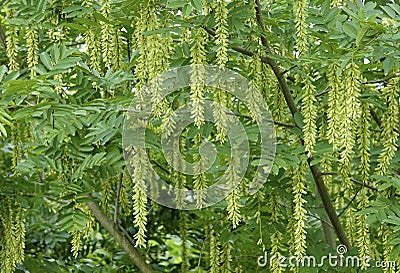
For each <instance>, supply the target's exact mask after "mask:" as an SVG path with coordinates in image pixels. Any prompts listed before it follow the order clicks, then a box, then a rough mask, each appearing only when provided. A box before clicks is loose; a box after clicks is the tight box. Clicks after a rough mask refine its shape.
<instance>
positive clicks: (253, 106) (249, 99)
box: [246, 85, 261, 124]
mask: <svg viewBox="0 0 400 273" xmlns="http://www.w3.org/2000/svg"><path fill="white" fill-rule="evenodd" d="M257 95H258V91H257V89H256V88H255V87H254V85H250V86H249V88H248V89H247V92H246V104H247V107H248V108H249V110H250V116H251V118H252V119H253V120H254V121H256V122H257V123H258V124H260V123H261V109H260V103H261V102H260V101H258V98H259V96H257Z"/></svg>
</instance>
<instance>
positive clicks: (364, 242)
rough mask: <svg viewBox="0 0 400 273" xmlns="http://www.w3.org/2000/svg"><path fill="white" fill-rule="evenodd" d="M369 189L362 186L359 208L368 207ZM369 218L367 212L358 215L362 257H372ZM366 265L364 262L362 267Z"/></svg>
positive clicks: (358, 237) (358, 234)
mask: <svg viewBox="0 0 400 273" xmlns="http://www.w3.org/2000/svg"><path fill="white" fill-rule="evenodd" d="M368 193H369V192H368V190H367V188H365V187H362V188H361V190H360V196H359V198H358V199H359V200H358V209H359V210H364V209H365V208H367V206H368V204H369V201H368ZM366 219H367V215H366V214H359V215H357V235H356V245H357V247H358V248H359V251H358V253H359V254H358V255H359V257H360V259H364V258H366V257H370V256H371V253H370V244H371V242H370V233H369V228H368V225H367V224H366V223H365V221H366ZM364 267H365V265H364V264H362V269H364Z"/></svg>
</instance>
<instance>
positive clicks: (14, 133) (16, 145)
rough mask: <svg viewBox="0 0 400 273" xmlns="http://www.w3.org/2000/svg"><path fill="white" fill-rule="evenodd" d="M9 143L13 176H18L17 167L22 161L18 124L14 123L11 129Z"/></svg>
mask: <svg viewBox="0 0 400 273" xmlns="http://www.w3.org/2000/svg"><path fill="white" fill-rule="evenodd" d="M11 143H12V145H13V156H12V163H13V170H14V173H15V174H18V170H17V165H18V164H19V162H20V161H21V160H22V149H21V145H22V144H21V136H20V126H19V124H18V122H16V121H14V123H13V126H12V129H11Z"/></svg>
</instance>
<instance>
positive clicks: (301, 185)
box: [292, 164, 307, 257]
mask: <svg viewBox="0 0 400 273" xmlns="http://www.w3.org/2000/svg"><path fill="white" fill-rule="evenodd" d="M305 170H306V165H305V164H302V165H301V166H300V168H299V170H297V171H295V173H294V176H293V182H292V184H293V216H292V218H293V239H294V242H293V243H294V245H293V246H292V248H293V255H294V256H297V257H302V256H303V255H304V254H305V253H306V246H307V245H306V234H307V231H306V227H305V224H306V220H307V215H306V214H307V210H306V209H305V208H304V205H305V203H306V202H307V201H306V200H305V199H304V195H305V194H307V188H306V180H305Z"/></svg>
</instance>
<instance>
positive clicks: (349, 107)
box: [339, 62, 360, 220]
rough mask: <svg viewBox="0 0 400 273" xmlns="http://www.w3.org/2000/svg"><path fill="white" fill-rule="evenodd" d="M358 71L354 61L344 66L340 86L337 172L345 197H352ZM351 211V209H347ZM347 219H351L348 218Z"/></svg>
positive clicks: (358, 108)
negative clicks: (339, 143)
mask: <svg viewBox="0 0 400 273" xmlns="http://www.w3.org/2000/svg"><path fill="white" fill-rule="evenodd" d="M359 82H360V72H359V67H358V66H357V64H355V63H354V62H350V63H349V64H348V65H347V66H346V70H345V75H344V83H343V87H342V92H341V93H342V94H341V96H342V100H341V104H342V111H341V112H340V118H341V130H340V132H342V135H343V138H342V143H341V145H340V148H341V151H340V162H339V163H340V164H339V165H340V167H339V172H340V175H341V179H342V181H343V186H344V188H345V197H348V198H350V199H351V198H352V193H351V189H352V187H353V184H352V182H351V181H350V170H351V161H352V159H353V156H354V151H353V147H354V145H355V135H356V129H357V126H358V122H359V116H360V102H359V99H358V97H359V96H360V88H359V85H360V83H359ZM349 211H351V209H350V210H349ZM349 220H352V219H351V218H349Z"/></svg>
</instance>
